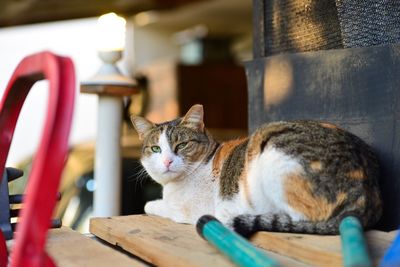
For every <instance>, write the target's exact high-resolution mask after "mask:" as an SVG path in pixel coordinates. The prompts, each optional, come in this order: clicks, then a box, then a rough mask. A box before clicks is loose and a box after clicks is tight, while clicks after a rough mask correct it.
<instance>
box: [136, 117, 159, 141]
mask: <svg viewBox="0 0 400 267" xmlns="http://www.w3.org/2000/svg"><path fill="white" fill-rule="evenodd" d="M131 121H132V124H133V127H135V129H136V131H137V133H138V134H139V139H140V140H143V139H144V135H145V134H146V133H147V132H148V131H150V130H151V129H152V128H153V127H154V124H153V123H152V122H150V121H148V120H147V119H145V118H142V117H139V116H134V115H132V116H131Z"/></svg>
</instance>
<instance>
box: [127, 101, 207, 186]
mask: <svg viewBox="0 0 400 267" xmlns="http://www.w3.org/2000/svg"><path fill="white" fill-rule="evenodd" d="M131 120H132V123H133V126H134V127H135V129H136V131H137V132H138V134H139V138H140V139H141V140H143V147H142V157H141V162H142V165H143V166H144V168H145V169H146V171H147V173H148V174H149V175H150V176H151V177H152V178H153V179H154V180H155V181H156V182H158V183H160V184H162V185H164V184H166V183H168V182H170V181H173V180H175V179H185V178H187V177H188V176H190V174H192V173H193V172H194V170H195V169H196V168H197V167H198V166H199V165H200V164H202V161H203V160H204V159H205V158H206V156H207V154H208V153H209V150H210V146H212V145H213V144H214V140H213V139H212V138H211V137H210V136H209V135H208V133H207V132H206V130H205V128H204V122H203V106H202V105H194V106H193V107H191V108H190V110H189V111H188V112H187V113H186V115H185V116H184V117H182V118H178V119H176V120H173V121H169V122H165V123H161V124H155V123H152V122H150V121H148V120H147V119H145V118H142V117H137V116H132V117H131Z"/></svg>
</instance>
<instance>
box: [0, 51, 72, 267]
mask: <svg viewBox="0 0 400 267" xmlns="http://www.w3.org/2000/svg"><path fill="white" fill-rule="evenodd" d="M42 79H47V80H48V81H49V99H48V106H47V115H46V119H45V126H44V130H43V133H42V137H41V140H40V144H39V148H38V151H37V153H36V154H35V157H34V159H33V163H32V170H31V173H30V176H29V179H28V184H27V188H26V190H25V193H26V198H25V200H24V208H23V210H22V211H21V217H20V221H19V223H18V225H17V230H16V233H15V236H16V238H15V243H14V246H13V249H12V253H11V261H10V264H11V266H16V267H17V266H18V267H19V266H27V267H36V266H37V267H39V266H43V267H44V266H55V265H54V263H53V262H52V260H51V259H50V257H49V256H47V254H46V252H45V251H44V246H45V242H46V235H47V230H48V228H49V226H50V221H51V216H52V212H53V209H54V206H55V203H56V195H57V189H58V186H59V181H60V176H61V172H62V169H63V166H64V163H65V160H66V156H67V151H68V137H69V132H70V128H71V122H72V114H73V107H74V96H75V72H74V67H73V63H72V61H71V60H70V59H69V58H66V57H60V56H57V55H55V54H52V53H50V52H42V53H38V54H34V55H31V56H28V57H26V58H24V59H23V60H22V61H21V63H20V64H19V65H18V66H17V68H16V70H15V71H14V74H13V75H12V77H11V79H10V82H9V84H8V86H7V88H6V90H5V92H4V95H3V98H2V101H1V103H0V129H1V131H0V173H3V171H4V167H5V162H6V159H7V155H8V152H9V148H10V144H11V140H12V137H13V134H14V129H15V125H16V122H17V119H18V116H19V113H20V111H21V107H22V105H23V103H24V101H25V98H26V96H27V95H28V93H29V91H30V89H31V87H32V85H33V84H34V83H35V82H37V81H39V80H42ZM0 179H1V177H0ZM0 242H2V241H1V240H0ZM0 249H1V246H0ZM2 255H4V251H0V259H1V258H2Z"/></svg>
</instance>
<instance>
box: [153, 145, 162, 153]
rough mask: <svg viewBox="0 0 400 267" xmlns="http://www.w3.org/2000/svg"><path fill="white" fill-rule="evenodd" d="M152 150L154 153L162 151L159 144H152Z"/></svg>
mask: <svg viewBox="0 0 400 267" xmlns="http://www.w3.org/2000/svg"><path fill="white" fill-rule="evenodd" d="M151 151H153V152H154V153H161V147H159V146H152V147H151Z"/></svg>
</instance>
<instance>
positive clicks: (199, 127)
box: [131, 105, 382, 236]
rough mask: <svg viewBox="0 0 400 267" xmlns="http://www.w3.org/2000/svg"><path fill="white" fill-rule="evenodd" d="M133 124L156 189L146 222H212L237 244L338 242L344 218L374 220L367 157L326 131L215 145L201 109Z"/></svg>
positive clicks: (375, 203)
mask: <svg viewBox="0 0 400 267" xmlns="http://www.w3.org/2000/svg"><path fill="white" fill-rule="evenodd" d="M131 119H132V123H133V125H134V127H135V128H136V130H137V132H138V134H139V137H140V139H142V140H143V148H142V157H141V163H142V165H143V166H144V168H145V170H146V171H147V173H148V174H149V175H150V176H151V177H152V178H153V179H154V180H155V181H156V182H158V183H159V184H161V185H162V186H163V198H162V199H159V200H155V201H150V202H148V203H147V204H146V206H145V212H146V213H148V214H154V215H159V216H162V217H167V218H170V219H172V220H174V221H176V222H179V223H190V224H195V223H196V221H197V220H198V218H199V217H201V216H202V215H204V214H210V215H214V216H215V217H217V218H218V219H219V220H220V221H222V222H223V223H225V224H226V225H228V226H230V227H232V228H233V229H234V230H235V231H237V232H238V233H240V234H242V235H244V236H249V235H250V234H252V233H254V232H255V231H260V230H265V231H279V232H297V233H316V234H337V233H338V226H339V223H340V220H341V219H342V218H343V217H344V216H348V215H353V216H356V217H358V218H359V219H360V221H361V223H362V225H363V226H364V227H366V228H368V227H371V226H372V225H374V224H375V223H376V222H377V221H378V219H379V218H380V216H381V213H382V201H381V196H380V191H379V188H378V179H379V166H378V162H377V159H376V157H375V155H374V154H373V152H372V151H371V149H370V148H369V147H368V146H367V145H366V144H365V143H364V142H363V141H362V140H361V139H359V138H358V137H356V136H355V135H353V134H351V133H349V132H346V131H344V130H342V129H340V128H338V127H337V126H335V125H333V124H330V123H323V122H317V121H295V122H275V123H270V124H266V125H264V126H262V127H260V128H259V129H258V130H256V131H255V132H254V133H253V134H252V135H250V136H249V137H247V138H242V139H237V140H233V141H229V142H224V143H221V144H220V143H218V142H217V141H216V140H214V139H213V137H212V136H211V135H210V133H209V132H208V131H207V130H206V129H205V127H204V122H203V107H202V106H201V105H194V106H193V107H192V108H191V109H190V110H189V111H188V112H187V114H186V115H185V116H184V117H183V118H178V119H176V120H173V121H169V122H165V123H161V124H154V123H151V122H150V121H148V120H146V119H145V118H142V117H135V116H132V118H131Z"/></svg>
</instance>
